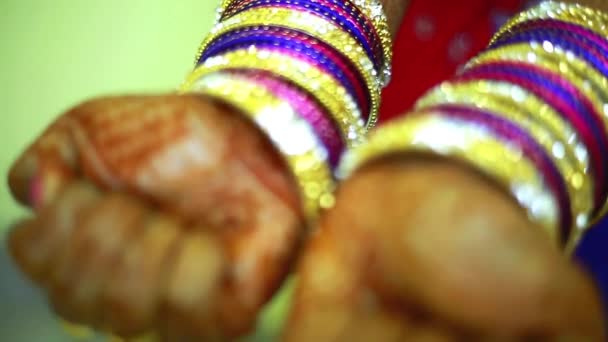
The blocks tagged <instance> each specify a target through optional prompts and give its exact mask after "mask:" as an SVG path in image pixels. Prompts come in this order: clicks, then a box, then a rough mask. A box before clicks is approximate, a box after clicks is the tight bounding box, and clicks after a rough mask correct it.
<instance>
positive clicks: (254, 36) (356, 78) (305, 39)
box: [201, 26, 370, 120]
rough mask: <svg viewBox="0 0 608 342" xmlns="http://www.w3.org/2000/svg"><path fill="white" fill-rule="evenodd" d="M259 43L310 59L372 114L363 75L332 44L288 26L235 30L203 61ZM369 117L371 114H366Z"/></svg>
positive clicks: (208, 51) (212, 46)
mask: <svg viewBox="0 0 608 342" xmlns="http://www.w3.org/2000/svg"><path fill="white" fill-rule="evenodd" d="M250 46H256V47H257V48H261V49H263V48H271V49H284V50H285V52H284V53H285V54H287V55H290V56H292V57H295V58H298V59H301V60H303V61H306V62H307V63H309V64H311V65H314V66H316V67H317V68H319V69H324V70H326V71H327V73H328V74H329V75H332V76H334V77H335V78H336V80H337V81H339V82H340V83H342V85H343V86H344V87H345V88H346V89H347V90H348V91H349V93H350V94H351V96H353V97H354V98H355V99H357V100H358V103H359V107H360V108H361V110H362V113H369V109H370V108H369V101H370V98H369V93H368V92H367V91H366V90H365V89H364V87H363V80H362V79H361V77H360V75H358V74H357V73H356V72H353V71H352V65H351V64H350V63H349V61H348V60H344V58H343V56H341V55H340V54H338V53H337V52H336V51H335V50H333V49H332V48H331V47H330V46H328V45H326V44H324V43H323V42H321V41H318V40H316V39H314V38H311V37H309V36H306V35H304V34H303V33H301V32H297V31H293V30H291V29H287V28H276V27H267V26H263V27H258V28H248V29H243V30H238V31H234V32H231V34H230V35H225V36H222V37H220V38H218V39H216V40H214V41H213V42H212V43H211V44H210V45H209V46H208V47H207V48H206V49H205V51H204V53H203V55H202V56H201V61H204V60H206V59H208V58H210V57H212V56H215V55H219V54H221V53H224V52H228V51H232V50H237V49H242V48H248V47H250ZM363 119H364V120H367V119H368V118H367V115H363Z"/></svg>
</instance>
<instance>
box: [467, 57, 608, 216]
mask: <svg viewBox="0 0 608 342" xmlns="http://www.w3.org/2000/svg"><path fill="white" fill-rule="evenodd" d="M526 70H527V71H526ZM479 78H482V79H490V80H499V81H507V82H511V83H515V84H520V85H522V86H523V87H525V88H527V89H529V90H530V91H532V92H533V93H534V94H536V95H537V96H539V97H540V98H542V99H543V100H544V101H546V102H547V103H549V104H550V105H551V106H552V107H554V108H555V109H557V110H558V112H559V113H561V114H562V115H564V117H565V118H567V119H568V120H569V121H570V122H571V123H572V124H573V125H574V127H576V129H577V131H578V132H579V133H580V134H581V137H582V139H583V141H584V142H585V145H586V146H587V148H588V150H589V151H590V152H591V162H592V163H591V165H592V167H593V170H594V171H595V172H594V175H595V179H596V181H597V183H596V188H598V189H599V190H597V191H600V194H601V195H600V196H601V203H596V205H597V207H601V206H602V205H603V202H604V201H605V198H606V197H605V196H606V171H607V170H608V163H607V162H608V160H607V159H606V158H603V156H605V155H608V152H607V151H608V144H607V143H608V138H607V136H606V132H605V130H603V129H602V128H601V127H602V123H601V121H600V120H601V119H600V118H599V114H597V113H596V112H595V111H593V110H592V109H591V107H592V106H591V105H590V103H589V102H588V101H586V99H584V98H583V97H581V96H575V94H572V93H571V92H569V91H568V89H565V88H563V86H566V85H567V84H559V83H557V82H554V81H555V80H554V79H552V75H549V74H546V73H543V71H542V70H540V69H538V68H532V67H531V66H530V65H529V64H521V65H513V66H510V65H506V64H502V65H501V64H497V63H495V64H493V65H482V66H478V67H476V68H474V69H470V70H469V71H467V72H466V73H465V74H464V75H463V76H461V79H479ZM570 90H571V91H573V90H572V89H570Z"/></svg>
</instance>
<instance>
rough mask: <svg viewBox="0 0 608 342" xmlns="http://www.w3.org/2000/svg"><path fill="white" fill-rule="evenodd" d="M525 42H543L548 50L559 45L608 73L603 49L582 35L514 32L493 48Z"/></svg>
mask: <svg viewBox="0 0 608 342" xmlns="http://www.w3.org/2000/svg"><path fill="white" fill-rule="evenodd" d="M524 42H542V43H541V44H542V45H543V48H545V49H546V50H552V49H555V47H556V46H559V47H561V48H563V49H564V50H566V51H570V52H572V53H573V54H574V55H576V56H578V57H580V58H582V59H583V60H585V61H586V62H587V63H589V64H590V65H591V66H593V67H594V68H595V69H597V70H598V71H599V72H601V73H602V74H604V75H608V58H606V57H605V55H604V54H605V52H603V51H601V50H600V49H599V47H598V46H597V45H595V44H592V43H589V42H588V41H586V40H585V39H583V38H582V37H571V36H569V35H564V34H556V33H554V32H551V31H547V32H542V33H539V32H536V33H534V32H528V31H526V32H520V33H517V34H512V35H510V36H509V37H506V38H504V39H498V40H497V41H496V42H495V43H494V44H493V45H492V46H491V48H494V47H500V46H504V45H508V44H517V43H524Z"/></svg>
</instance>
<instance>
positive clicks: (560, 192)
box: [427, 105, 586, 246]
mask: <svg viewBox="0 0 608 342" xmlns="http://www.w3.org/2000/svg"><path fill="white" fill-rule="evenodd" d="M427 111H429V112H432V113H435V115H440V116H441V117H446V118H455V119H458V120H465V121H466V122H470V123H472V124H476V125H479V126H481V127H483V128H484V129H486V130H488V131H489V132H490V134H492V136H494V137H495V138H497V139H499V140H501V141H502V142H503V144H505V145H509V146H513V147H515V148H516V149H517V150H519V151H521V153H522V155H523V156H524V157H525V159H527V160H529V161H530V162H531V163H532V164H534V165H535V167H536V169H537V170H538V171H539V172H540V174H541V175H542V176H543V180H544V183H545V184H547V186H548V188H549V189H550V191H551V193H553V196H554V198H555V199H556V201H557V205H558V208H559V217H560V219H559V224H558V226H559V232H560V233H559V241H560V244H562V245H564V246H565V245H567V243H568V239H569V237H570V234H571V231H572V208H571V202H570V197H569V195H568V192H567V191H566V184H565V183H564V179H563V178H562V175H561V174H560V172H559V170H558V169H557V168H556V166H555V164H554V161H553V160H552V159H551V158H550V157H549V155H548V154H547V151H545V150H544V149H543V148H542V146H540V145H539V144H538V143H537V142H536V141H535V140H534V138H533V137H531V136H530V135H529V134H528V132H526V131H525V130H523V129H522V128H521V127H519V126H517V125H515V124H514V123H512V122H509V121H508V120H505V119H504V118H501V117H500V116H497V115H495V114H494V113H489V112H486V111H483V110H480V109H476V108H472V107H464V106H455V105H440V106H436V107H432V108H428V109H427ZM585 223H586V222H585Z"/></svg>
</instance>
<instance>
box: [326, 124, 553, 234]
mask: <svg viewBox="0 0 608 342" xmlns="http://www.w3.org/2000/svg"><path fill="white" fill-rule="evenodd" d="M412 152H426V153H433V154H437V155H442V156H449V157H451V158H455V159H458V160H462V161H464V162H467V163H470V164H472V165H474V166H475V167H477V168H478V169H479V170H480V171H482V172H483V173H485V174H487V175H488V176H490V177H492V178H493V179H496V180H498V181H499V183H500V184H502V186H503V187H504V188H505V189H506V190H507V191H509V192H510V193H512V194H513V196H514V197H515V198H516V199H517V201H518V202H519V203H520V205H521V206H522V207H524V208H526V209H527V210H528V213H529V215H530V218H531V219H532V220H534V221H535V222H538V223H539V224H540V225H541V226H543V227H544V228H545V230H546V232H547V233H548V234H549V236H550V237H551V239H552V240H553V241H555V242H556V244H559V243H560V240H561V239H562V237H561V236H560V234H559V233H558V232H557V231H556V229H555V228H556V227H558V225H559V221H560V219H559V211H560V210H559V209H558V203H557V199H556V198H555V197H554V194H553V193H552V192H551V191H550V190H549V187H548V186H547V184H546V183H545V181H544V180H543V176H542V174H541V173H540V172H539V170H538V169H537V168H536V167H535V165H534V163H533V162H532V161H530V160H529V159H528V158H526V157H525V156H524V155H523V154H522V152H521V150H519V149H518V148H516V147H514V146H513V145H512V144H507V143H505V141H503V140H501V139H499V138H497V137H496V136H494V135H493V134H492V133H491V132H490V131H489V130H488V129H486V128H484V126H482V125H480V124H477V123H472V122H469V121H467V120H463V119H457V118H454V117H449V116H445V115H441V114H439V113H435V112H426V113H425V112H418V113H411V114H408V115H407V116H406V117H405V118H403V119H399V120H397V121H395V122H393V123H392V124H390V125H386V126H383V127H380V128H378V129H377V130H375V131H374V132H372V133H371V134H370V136H369V140H368V141H367V142H366V143H365V144H363V145H361V146H359V147H358V148H357V149H356V150H351V151H348V152H347V153H346V154H345V156H344V158H343V161H342V163H341V165H340V167H339V172H338V176H339V177H341V178H345V177H347V176H348V175H350V174H351V173H352V172H353V171H354V170H355V169H356V168H357V167H358V166H360V165H362V164H364V163H367V162H369V161H371V160H373V159H376V158H378V157H380V156H382V155H385V154H392V153H412Z"/></svg>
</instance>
